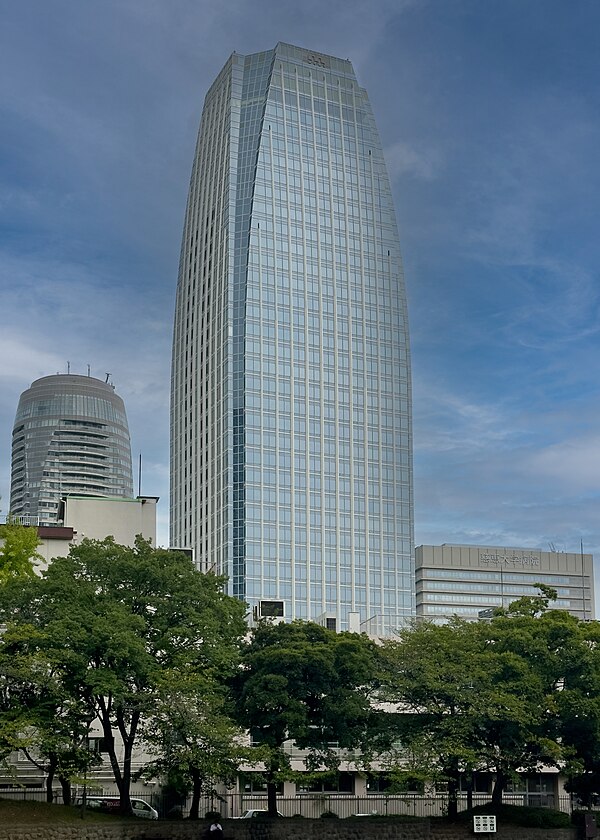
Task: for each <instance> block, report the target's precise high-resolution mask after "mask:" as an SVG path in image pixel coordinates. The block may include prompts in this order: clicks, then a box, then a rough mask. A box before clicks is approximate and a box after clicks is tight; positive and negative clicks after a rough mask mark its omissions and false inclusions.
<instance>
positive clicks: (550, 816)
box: [459, 802, 571, 828]
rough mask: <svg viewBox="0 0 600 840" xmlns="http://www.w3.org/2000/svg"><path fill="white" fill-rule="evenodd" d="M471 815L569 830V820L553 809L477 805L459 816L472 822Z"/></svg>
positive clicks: (528, 825)
mask: <svg viewBox="0 0 600 840" xmlns="http://www.w3.org/2000/svg"><path fill="white" fill-rule="evenodd" d="M473 814H493V815H495V816H496V819H497V820H498V822H499V823H500V822H502V823H511V824H512V825H520V826H523V827H526V828H569V826H570V825H571V818H570V816H569V814H565V813H564V812H563V811H555V810H554V809H553V808H534V807H528V806H526V805H492V803H491V802H489V803H488V804H487V805H477V807H475V808H472V809H471V810H470V811H463V812H462V813H461V814H459V818H460V819H464V820H469V821H470V820H472V819H473Z"/></svg>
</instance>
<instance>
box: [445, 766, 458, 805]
mask: <svg viewBox="0 0 600 840" xmlns="http://www.w3.org/2000/svg"><path fill="white" fill-rule="evenodd" d="M444 775H445V776H447V777H448V819H450V820H455V819H456V818H457V816H458V791H459V788H460V782H459V779H460V771H459V768H458V761H451V763H450V766H449V767H446V768H445V770H444Z"/></svg>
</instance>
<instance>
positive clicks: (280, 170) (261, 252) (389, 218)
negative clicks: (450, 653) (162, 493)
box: [171, 44, 414, 633]
mask: <svg viewBox="0 0 600 840" xmlns="http://www.w3.org/2000/svg"><path fill="white" fill-rule="evenodd" d="M171 542H172V544H174V545H178V546H191V547H193V548H194V549H195V552H196V558H197V563H198V565H199V566H200V568H202V569H213V570H215V571H217V572H220V573H225V574H227V575H228V576H229V585H230V591H231V593H232V594H234V595H236V596H238V597H240V598H244V599H245V600H247V601H248V602H249V603H250V604H251V605H252V606H253V607H255V608H256V607H259V605H260V602H261V601H271V602H278V603H280V604H281V605H282V607H283V612H284V615H285V617H286V618H290V619H292V618H303V619H313V620H319V619H320V618H321V617H322V616H324V615H326V616H331V617H333V618H334V619H335V622H336V626H337V627H338V628H345V627H347V626H348V621H349V615H350V614H351V613H353V614H354V618H353V619H352V622H353V623H354V622H355V621H356V616H357V614H358V617H359V620H360V623H361V625H362V626H363V628H365V629H371V630H373V631H374V632H384V633H385V632H390V631H392V630H393V629H394V628H395V627H397V626H398V625H399V624H401V623H402V622H403V620H404V619H406V618H407V617H410V616H412V615H413V614H414V594H413V593H414V568H413V561H412V544H413V498H412V431H411V382H410V357H409V340H408V323H407V310H406V296H405V289H404V281H403V274H402V265H401V258H400V247H399V240H398V233H397V227H396V220H395V214H394V208H393V203H392V195H391V189H390V184H389V180H388V176H387V173H386V168H385V164H384V159H383V153H382V148H381V143H380V140H379V136H378V133H377V129H376V126H375V123H374V119H373V116H372V112H371V109H370V105H369V101H368V98H367V94H366V92H365V90H364V89H362V88H361V87H360V86H359V84H358V82H357V79H356V76H355V74H354V70H353V68H352V65H351V64H350V62H349V61H347V60H342V59H338V58H334V57H332V56H328V55H323V54H321V53H315V52H310V51H307V50H305V49H301V48H298V47H294V46H290V45H288V44H278V45H277V47H276V48H275V49H274V50H270V51H268V52H262V53H257V54H255V55H249V56H242V55H238V54H235V53H234V54H233V55H232V56H231V57H230V59H229V61H228V62H227V63H226V65H225V67H224V68H223V70H222V71H221V73H220V74H219V75H218V77H217V79H216V80H215V82H214V84H213V85H212V87H211V88H210V90H209V92H208V94H207V96H206V100H205V104H204V110H203V114H202V120H201V124H200V130H199V135H198V142H197V147H196V154H195V158H194V164H193V169H192V176H191V183H190V190H189V197H188V203H187V211H186V218H185V227H184V234H183V242H182V249H181V258H180V269H179V280H178V287H177V301H176V314H175V329H174V341H173V365H172V399H171Z"/></svg>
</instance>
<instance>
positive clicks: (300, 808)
mask: <svg viewBox="0 0 600 840" xmlns="http://www.w3.org/2000/svg"><path fill="white" fill-rule="evenodd" d="M53 793H54V802H55V803H56V804H59V805H60V804H62V792H61V790H60V789H55V790H54V791H53ZM104 793H105V794H106V795H109V794H110V795H112V796H114V795H115V792H114V791H106V790H105V791H104ZM79 795H81V792H79ZM74 796H75V792H74ZM131 796H132V797H136V798H140V799H144V800H145V801H146V802H148V803H149V804H150V805H152V807H153V808H156V810H157V811H158V813H159V816H160V817H161V818H167V817H168V816H172V815H173V813H174V812H175V811H177V810H179V811H180V813H181V815H182V816H184V817H186V816H188V814H189V806H190V799H189V798H188V800H187V801H186V802H182V803H177V802H175V801H174V800H173V799H172V798H167V797H166V796H164V795H163V794H162V792H161V791H160V790H158V791H157V792H155V793H154V792H149V791H148V789H147V788H145V789H141V790H138V789H136V788H133V789H132V790H131ZM0 798H2V799H14V800H18V801H30V802H45V801H46V791H45V789H42V788H36V789H33V788H17V787H15V788H10V789H8V788H7V789H0ZM489 801H490V796H489V794H473V805H474V806H475V805H483V804H485V803H487V802H489ZM503 803H504V804H506V805H526V806H530V807H543V808H555V809H557V810H560V811H564V812H565V813H567V814H569V813H571V812H572V811H573V810H574V808H577V804H574V803H573V802H572V800H571V798H570V797H568V796H561V797H559V796H555V795H553V794H548V793H540V794H535V793H523V794H505V795H504V797H503ZM277 807H278V809H279V811H280V812H281V813H282V814H283V815H284V816H285V817H293V816H301V817H307V818H313V819H315V818H318V817H321V816H322V815H323V814H325V813H334V814H336V816H338V817H341V818H345V817H351V816H354V815H356V814H360V815H380V816H393V815H405V816H413V817H439V816H444V814H445V813H446V812H447V809H448V797H447V795H445V794H430V795H423V794H397V795H389V796H385V795H383V794H368V795H366V796H355V795H352V794H335V793H331V794H327V793H319V794H314V793H301V794H297V795H296V796H278V798H277ZM467 807H468V802H467V797H466V795H465V794H460V795H459V798H458V810H459V811H465V810H466V809H467ZM252 809H255V810H266V809H267V799H266V796H264V795H263V796H261V795H251V794H250V795H249V794H241V793H237V794H235V793H234V794H225V795H223V796H213V797H205V798H203V799H202V800H201V802H200V811H199V815H200V817H201V818H202V817H204V815H205V814H206V813H208V812H209V811H217V812H219V813H220V814H221V816H222V817H223V818H225V819H228V818H236V817H240V816H241V815H242V814H243V813H244V811H246V810H252Z"/></svg>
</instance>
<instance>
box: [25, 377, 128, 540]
mask: <svg viewBox="0 0 600 840" xmlns="http://www.w3.org/2000/svg"><path fill="white" fill-rule="evenodd" d="M67 495H79V496H80V495H85V496H123V497H128V498H130V497H132V496H133V475H132V469H131V444H130V440H129V429H128V426H127V416H126V414H125V406H124V405H123V400H122V399H121V398H120V397H119V396H117V394H115V392H114V387H113V386H112V385H110V384H107V383H105V382H102V381H101V380H99V379H94V378H92V377H90V376H77V375H75V374H57V375H56V376H45V377H43V378H42V379H37V380H36V381H35V382H33V383H32V385H31V387H30V388H28V389H27V391H25V392H24V393H23V394H22V395H21V398H20V400H19V405H18V407H17V413H16V417H15V424H14V428H13V439H12V471H11V491H10V510H11V514H13V515H14V516H31V517H33V518H38V519H39V522H40V524H42V525H46V524H53V523H55V522H56V520H57V512H58V505H59V501H60V499H61V498H62V497H64V496H67Z"/></svg>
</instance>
